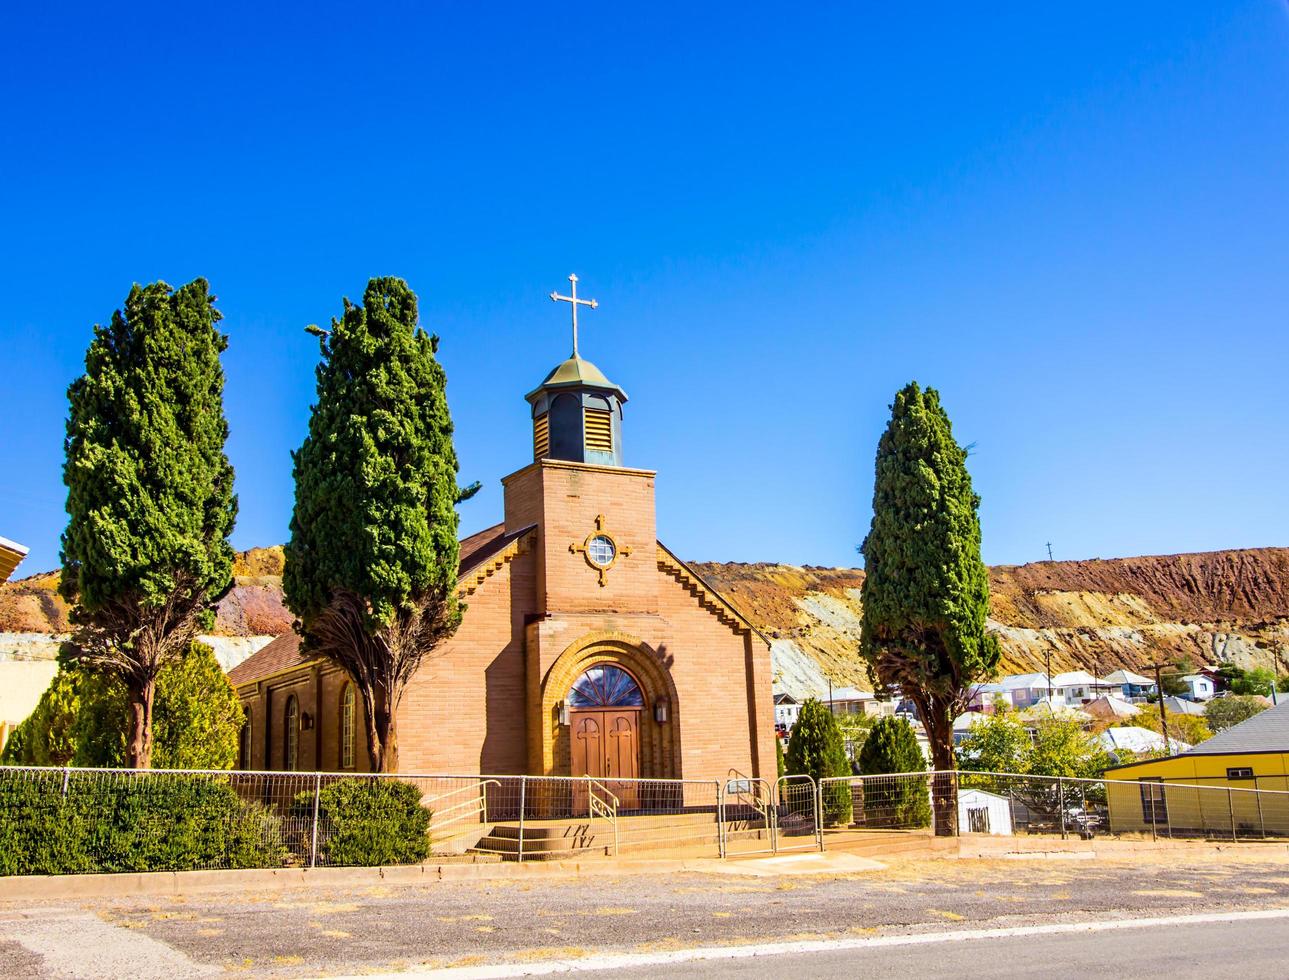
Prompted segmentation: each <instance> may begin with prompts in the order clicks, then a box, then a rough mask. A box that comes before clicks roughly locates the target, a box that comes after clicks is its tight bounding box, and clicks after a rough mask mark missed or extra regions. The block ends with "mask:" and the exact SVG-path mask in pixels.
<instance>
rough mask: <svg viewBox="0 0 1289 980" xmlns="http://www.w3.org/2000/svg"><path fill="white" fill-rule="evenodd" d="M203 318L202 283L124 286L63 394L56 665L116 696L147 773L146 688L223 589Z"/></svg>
mask: <svg viewBox="0 0 1289 980" xmlns="http://www.w3.org/2000/svg"><path fill="white" fill-rule="evenodd" d="M214 304H215V297H214V296H212V295H211V294H210V289H209V286H208V284H207V282H206V280H204V279H196V280H194V281H193V282H191V283H189V284H188V285H186V286H183V287H181V288H179V289H177V290H172V289H171V288H170V286H168V285H167V284H166V283H164V282H156V283H153V284H151V285H149V286H139V285H137V284H136V285H135V286H134V288H133V289H131V290H130V294H129V296H128V297H127V298H126V301H125V309H124V311H122V310H117V311H116V312H115V313H114V314H113V315H112V320H111V322H110V323H109V324H108V325H107V326H106V327H104V326H96V327H95V328H94V339H93V341H92V342H91V343H90V346H89V350H88V351H87V353H86V355H85V374H84V375H83V376H81V377H80V378H78V379H77V380H76V381H74V382H73V383H72V385H71V387H70V388H69V389H68V393H67V396H68V401H69V402H70V407H71V410H70V414H69V416H68V420H67V438H66V442H65V450H66V463H65V465H64V468H63V480H64V482H65V483H66V484H67V514H68V523H67V530H66V531H65V532H64V533H63V549H62V559H63V575H62V580H61V582H60V585H59V589H60V591H61V592H62V594H63V596H64V597H65V598H66V599H67V600H68V601H69V602H71V603H72V612H71V620H72V626H73V633H72V640H71V645H70V648H69V650H68V652H67V657H68V659H69V660H70V661H71V662H73V663H77V664H80V665H82V666H85V667H88V668H89V669H91V670H94V671H97V672H99V673H102V674H105V675H107V676H109V677H113V678H116V679H118V680H119V681H121V683H122V684H123V685H124V687H125V692H126V701H127V704H128V706H129V722H128V725H129V729H128V736H127V739H126V763H127V764H128V765H130V766H133V767H138V768H147V767H149V766H150V765H151V760H152V708H153V698H154V694H155V689H156V681H157V676H158V675H159V674H160V672H161V670H162V668H164V667H165V666H166V664H167V663H169V662H171V661H172V660H174V659H176V658H177V657H179V656H181V655H182V654H183V652H184V651H185V650H186V649H187V648H188V645H189V643H190V642H191V641H192V639H193V637H194V636H196V634H197V633H198V632H199V631H200V630H202V629H204V628H209V626H210V624H211V622H212V619H213V614H212V610H213V607H214V604H215V602H216V601H218V599H219V597H220V596H221V595H222V594H223V593H224V592H226V591H227V590H228V588H229V587H230V586H231V585H232V581H233V579H232V574H233V549H232V547H231V546H230V545H229V543H228V535H229V534H230V533H231V532H232V529H233V522H234V520H235V519H236V515H237V500H236V497H234V495H233V468H232V466H231V465H229V462H228V457H227V456H226V455H225V454H224V443H225V440H226V439H227V438H228V423H227V421H226V420H225V418H224V400H223V399H224V372H223V368H222V367H221V366H220V361H219V358H220V354H221V353H223V351H224V349H225V348H226V347H227V346H228V338H227V337H226V336H225V335H224V334H222V333H220V332H219V331H218V330H217V329H216V328H215V325H216V324H217V323H218V322H219V320H220V319H221V316H220V314H219V311H218V310H216V309H215V305H214Z"/></svg>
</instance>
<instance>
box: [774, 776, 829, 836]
mask: <svg viewBox="0 0 1289 980" xmlns="http://www.w3.org/2000/svg"><path fill="white" fill-rule="evenodd" d="M774 799H775V808H774V823H775V828H776V833H775V848H776V850H779V851H803V850H811V851H814V850H822V849H823V837H822V836H821V834H820V827H819V786H818V785H817V784H816V783H815V781H814V779H813V778H812V777H810V776H780V777H779V779H778V781H777V782H776V783H775V784H774Z"/></svg>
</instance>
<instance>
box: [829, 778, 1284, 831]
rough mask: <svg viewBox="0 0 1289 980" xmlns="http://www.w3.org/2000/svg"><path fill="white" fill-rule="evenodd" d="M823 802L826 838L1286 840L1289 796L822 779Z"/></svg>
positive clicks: (1158, 786)
mask: <svg viewBox="0 0 1289 980" xmlns="http://www.w3.org/2000/svg"><path fill="white" fill-rule="evenodd" d="M820 796H821V800H822V802H821V811H822V813H823V817H824V821H823V832H824V834H825V837H828V836H829V835H833V834H835V833H836V832H838V831H847V832H854V831H861V830H870V831H881V830H901V831H926V832H928V833H930V832H932V830H933V829H935V827H936V825H937V823H939V824H941V825H942V826H944V827H950V828H952V830H951V832H952V833H956V834H960V835H968V834H992V835H1019V834H1045V835H1053V836H1060V837H1063V838H1070V837H1083V838H1088V839H1091V838H1094V837H1122V838H1134V837H1135V838H1151V839H1159V838H1203V839H1216V840H1235V841H1239V840H1270V839H1277V838H1289V791H1286V790H1273V789H1254V788H1247V789H1246V788H1241V787H1236V786H1230V785H1205V784H1203V783H1200V782H1162V781H1158V780H1138V781H1128V780H1113V779H1078V778H1073V777H1054V776H1023V775H1017V774H1015V773H999V772H969V771H953V772H923V773H897V774H888V775H874V776H846V777H837V778H830V779H824V780H823V781H822V782H821V785H820ZM830 798H831V801H832V802H831V804H830V802H829V800H830ZM937 817H938V819H937Z"/></svg>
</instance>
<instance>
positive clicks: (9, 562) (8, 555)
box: [0, 538, 27, 582]
mask: <svg viewBox="0 0 1289 980" xmlns="http://www.w3.org/2000/svg"><path fill="white" fill-rule="evenodd" d="M26 557H27V548H26V547H25V546H24V545H20V544H19V543H18V542H17V541H10V540H9V539H8V538H0V582H7V581H8V580H9V576H10V575H12V574H13V573H14V570H15V569H16V568H17V567H18V565H19V564H20V563H21V562H22V560H23V559H24V558H26Z"/></svg>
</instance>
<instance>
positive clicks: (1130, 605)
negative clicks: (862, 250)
mask: <svg viewBox="0 0 1289 980" xmlns="http://www.w3.org/2000/svg"><path fill="white" fill-rule="evenodd" d="M693 567H694V568H695V569H696V570H697V571H698V573H699V574H700V575H702V576H703V577H704V578H706V579H707V580H708V581H709V582H710V583H711V584H712V585H713V586H715V587H716V588H717V589H719V590H720V591H721V592H722V593H723V594H724V595H725V596H726V598H728V599H729V601H730V602H732V603H733V604H734V605H735V606H737V607H738V608H739V610H740V611H742V613H743V614H744V615H745V616H746V617H747V618H748V619H750V620H751V621H752V622H753V623H754V624H755V625H756V626H757V628H758V629H760V630H761V631H762V632H763V633H765V634H766V636H767V637H768V638H769V639H770V640H771V656H772V658H773V661H774V670H775V674H776V678H777V679H778V681H779V685H780V687H781V688H782V689H784V690H787V691H789V692H790V693H793V694H798V695H801V696H807V695H809V694H816V693H820V692H821V691H824V690H826V689H827V685H828V681H829V680H830V679H831V680H832V682H833V683H834V684H836V685H854V686H858V687H861V688H867V687H869V686H870V684H869V681H868V678H867V675H866V673H865V671H864V667H863V664H862V663H861V662H860V660H859V656H858V653H857V648H858V644H859V633H860V626H861V622H862V607H861V604H860V588H861V587H862V585H863V582H864V573H863V571H861V570H860V569H855V568H812V567H808V566H807V567H804V568H801V567H797V566H794V565H775V564H751V565H748V564H737V563H722V562H708V563H700V564H696V565H694V566H693ZM234 571H235V574H236V583H235V585H234V587H233V589H232V590H231V591H230V592H229V594H228V595H227V596H225V597H224V599H223V600H222V601H221V602H220V603H219V607H218V610H217V617H216V625H215V630H214V632H215V634H216V639H215V640H214V641H213V642H215V645H216V649H217V650H218V651H220V657H221V662H225V661H226V662H225V666H226V667H229V666H232V664H233V663H234V662H239V661H240V659H244V658H245V656H247V655H249V652H251V651H252V649H253V648H256V645H257V644H261V641H262V638H264V637H272V636H277V635H279V634H281V633H285V632H287V631H288V630H289V629H290V628H291V620H292V617H291V613H290V611H289V610H287V608H286V606H285V605H284V604H283V601H282V549H281V548H280V547H275V548H256V549H252V550H251V551H248V552H243V553H241V554H239V555H238V560H237V565H236V567H235V569H234ZM57 586H58V575H57V573H46V574H43V575H34V576H31V577H30V578H26V579H21V580H19V581H17V582H9V583H6V584H0V634H5V633H7V634H22V637H23V639H22V640H21V643H20V644H19V642H18V641H17V640H16V639H15V640H14V641H13V643H12V644H10V646H12V647H13V649H14V650H15V651H16V649H17V647H18V646H19V645H21V647H22V648H23V649H24V650H32V649H34V648H35V647H41V648H42V649H51V650H56V649H57V640H56V638H55V637H54V636H52V635H53V634H61V633H65V632H66V631H67V629H68V627H69V624H68V621H67V611H68V610H67V604H66V603H65V602H63V600H62V599H61V598H60V597H59V596H58V591H57ZM990 586H991V590H992V600H991V604H992V616H991V619H990V628H991V629H993V630H994V631H995V632H996V633H997V634H998V637H999V639H1000V641H1001V643H1002V647H1003V663H1002V666H1001V668H1000V670H1001V672H1002V673H1021V672H1025V671H1031V670H1042V669H1043V665H1044V660H1045V657H1046V655H1047V654H1049V653H1050V654H1051V658H1052V669H1053V670H1054V671H1055V670H1074V669H1083V670H1088V671H1091V672H1092V673H1095V674H1105V673H1108V672H1109V671H1111V670H1114V669H1115V668H1117V667H1128V668H1130V669H1134V670H1138V671H1140V670H1142V669H1143V668H1145V666H1146V665H1147V664H1149V663H1153V662H1155V661H1156V660H1159V659H1166V660H1175V659H1177V658H1179V657H1181V656H1188V657H1190V658H1192V659H1193V660H1195V661H1197V662H1204V663H1214V662H1222V661H1231V662H1233V663H1236V664H1239V665H1240V666H1242V667H1253V666H1267V667H1272V668H1273V669H1275V670H1277V671H1280V672H1286V671H1289V548H1254V549H1248V550H1243V551H1215V552H1207V553H1204V554H1194V555H1163V556H1156V557H1145V558H1119V559H1109V560H1101V559H1096V560H1092V561H1070V562H1036V563H1034V564H1031V565H1004V566H999V567H996V568H993V569H991V570H990ZM218 637H226V638H227V642H225V643H221V642H219V641H218ZM238 639H242V640H247V641H250V642H248V643H238V642H234V641H235V640H238ZM4 641H5V638H4V637H0V655H3V653H4V649H5V647H6V643H5V642H4ZM261 645H262V644H261ZM224 647H227V649H224Z"/></svg>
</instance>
